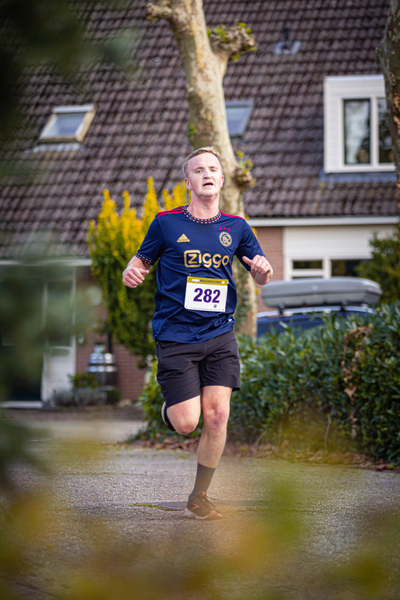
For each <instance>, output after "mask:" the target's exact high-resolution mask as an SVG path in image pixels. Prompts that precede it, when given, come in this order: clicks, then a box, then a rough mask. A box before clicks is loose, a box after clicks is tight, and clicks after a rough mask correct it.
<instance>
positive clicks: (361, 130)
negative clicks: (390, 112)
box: [324, 75, 394, 173]
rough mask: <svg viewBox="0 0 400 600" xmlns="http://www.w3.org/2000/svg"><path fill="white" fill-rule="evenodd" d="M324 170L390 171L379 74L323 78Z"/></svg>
mask: <svg viewBox="0 0 400 600" xmlns="http://www.w3.org/2000/svg"><path fill="white" fill-rule="evenodd" d="M324 170H325V173H347V172H349V173H355V172H357V173H362V172H371V171H393V170H394V164H393V151H392V140H391V136H390V131H389V122H388V116H387V108H386V97H385V86H384V81H383V76H382V75H368V76H357V77H355V76H351V77H326V78H325V82H324Z"/></svg>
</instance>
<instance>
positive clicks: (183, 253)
mask: <svg viewBox="0 0 400 600" xmlns="http://www.w3.org/2000/svg"><path fill="white" fill-rule="evenodd" d="M183 173H184V177H185V184H186V187H187V189H189V190H191V192H192V202H191V204H188V205H186V206H180V207H179V208H174V209H172V210H169V211H163V212H160V213H158V215H157V216H156V218H155V219H154V220H153V222H152V223H151V225H150V227H149V229H148V232H147V234H146V237H145V239H144V241H143V243H142V245H141V247H140V249H139V251H138V252H137V254H136V255H135V256H134V257H133V258H132V259H131V260H130V262H129V264H128V266H127V267H126V269H125V271H124V273H123V281H124V284H125V285H126V286H128V287H131V288H135V287H137V286H138V285H140V284H141V283H142V282H143V281H144V279H145V277H146V275H147V274H148V272H149V269H150V267H151V266H152V265H153V264H154V263H155V262H156V261H157V260H158V259H160V261H159V264H158V267H157V292H156V295H155V309H156V310H155V314H154V318H153V335H154V338H155V340H156V355H157V359H158V368H157V380H158V382H159V384H160V386H161V390H162V393H163V397H164V404H163V407H162V410H161V415H162V419H163V421H164V423H165V425H166V426H167V427H169V429H171V430H172V431H177V432H178V433H180V434H182V435H188V434H189V433H191V432H192V431H194V430H195V429H196V427H197V425H198V422H199V418H200V412H201V410H202V411H203V419H204V427H203V431H202V434H201V437H200V443H199V447H198V451H197V475H196V479H195V484H194V488H193V491H192V492H191V493H190V495H189V499H188V503H187V508H186V511H185V516H187V517H190V518H193V519H219V518H221V515H220V514H219V512H218V511H217V509H216V508H215V506H213V504H212V503H211V502H210V500H209V499H208V497H207V490H208V487H209V485H210V483H211V479H212V477H213V474H214V471H215V469H216V467H217V465H218V462H219V460H220V458H221V455H222V452H223V450H224V447H225V442H226V431H227V422H228V417H229V404H230V397H231V393H232V390H238V389H240V363H239V352H238V345H237V342H236V338H235V334H234V331H233V323H234V319H233V313H234V312H235V308H236V287H235V284H234V281H233V278H232V260H233V257H234V255H236V256H237V257H238V259H239V260H240V262H241V263H242V264H243V266H244V267H245V268H246V269H247V270H248V271H250V273H251V275H252V277H253V278H254V279H255V281H256V282H257V283H258V285H264V284H266V283H268V281H269V280H270V279H271V277H272V267H271V265H270V263H269V262H268V260H267V259H266V258H265V255H264V253H263V251H262V249H261V246H260V244H259V243H258V241H257V238H256V237H255V235H254V233H253V232H252V230H251V227H250V226H249V225H248V224H247V223H246V221H245V220H244V219H242V218H241V217H237V216H233V215H229V214H225V213H223V212H221V211H220V210H219V196H220V190H221V187H222V185H223V182H224V176H223V173H222V167H221V163H220V161H219V157H218V154H217V153H216V152H215V151H214V150H213V148H211V147H206V148H200V149H198V150H195V151H194V152H192V153H191V154H190V155H189V156H188V157H187V159H186V160H185V163H184V165H183Z"/></svg>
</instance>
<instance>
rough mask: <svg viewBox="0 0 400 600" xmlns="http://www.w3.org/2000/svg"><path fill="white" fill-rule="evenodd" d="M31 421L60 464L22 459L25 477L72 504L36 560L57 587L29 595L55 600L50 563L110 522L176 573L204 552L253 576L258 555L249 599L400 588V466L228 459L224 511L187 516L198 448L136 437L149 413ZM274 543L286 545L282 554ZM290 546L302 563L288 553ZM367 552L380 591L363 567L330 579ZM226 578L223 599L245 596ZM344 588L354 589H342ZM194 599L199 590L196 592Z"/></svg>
mask: <svg viewBox="0 0 400 600" xmlns="http://www.w3.org/2000/svg"><path fill="white" fill-rule="evenodd" d="M31 425H32V430H31V431H32V433H31V440H30V446H31V448H32V451H33V452H34V453H35V455H36V456H38V457H43V458H45V459H46V461H47V462H48V463H49V464H50V465H51V473H48V474H45V475H43V474H38V473H37V472H35V471H32V470H31V469H27V468H17V469H16V470H15V479H16V481H18V485H19V486H22V488H26V490H29V489H30V488H32V486H36V485H40V486H42V487H43V488H44V489H45V490H46V492H47V493H48V496H49V498H50V511H51V512H52V514H53V517H52V518H53V519H56V520H57V519H59V520H60V521H61V520H62V519H64V518H65V511H66V510H67V511H69V512H68V514H69V517H68V520H69V521H68V522H69V523H70V526H69V527H68V528H67V529H66V530H65V529H64V530H63V540H62V544H61V545H62V549H61V550H60V551H59V553H58V554H57V552H56V553H55V554H52V556H53V558H49V556H48V555H47V554H46V552H44V554H43V555H42V554H41V553H38V556H41V559H40V560H39V559H38V558H37V557H36V559H37V560H39V562H40V561H41V562H40V565H41V567H40V569H39V570H40V572H41V575H40V578H41V582H42V583H41V585H43V581H45V584H46V589H47V592H48V594H49V595H48V596H47V595H43V591H42V592H41V593H40V594H39V595H35V589H36V588H35V585H34V584H32V581H31V584H32V585H31V587H30V588H29V589H28V588H26V589H25V587H24V586H23V585H22V583H21V589H22V590H23V591H24V594H25V595H24V597H26V598H35V599H36V598H44V599H46V598H50V597H54V596H52V595H51V594H52V593H54V594H55V595H56V592H57V585H58V583H57V580H56V579H55V578H54V572H55V569H54V568H53V567H54V565H53V566H52V567H51V568H50V566H49V565H51V564H52V561H55V562H56V561H57V560H59V561H60V560H61V558H60V557H61V555H62V561H63V563H64V564H65V563H68V561H70V562H71V564H73V561H74V560H76V556H77V553H78V554H79V552H80V551H81V549H82V547H83V546H84V545H85V543H86V542H85V536H86V541H87V530H86V529H85V528H86V527H87V526H88V523H89V522H90V523H91V524H93V523H98V528H99V529H98V531H100V529H101V530H102V531H104V527H106V528H111V529H107V531H108V532H109V531H112V532H113V533H112V534H111V533H108V534H105V536H106V537H107V535H110V536H112V538H113V543H114V544H115V539H116V537H118V538H119V540H120V543H121V544H122V545H124V544H126V545H127V546H132V544H140V545H141V547H142V548H144V550H143V554H142V556H143V557H146V560H147V563H146V564H147V566H148V565H149V564H154V565H155V566H154V568H155V570H157V568H158V567H157V564H158V563H157V561H158V560H161V556H162V557H163V558H162V560H163V564H165V561H167V562H168V560H171V561H172V562H171V565H173V566H171V568H172V569H173V572H174V573H176V572H177V570H178V571H179V568H180V567H179V565H181V564H182V561H183V563H185V560H188V557H192V558H191V560H192V559H193V556H195V557H196V560H200V559H201V560H203V559H204V560H210V559H211V557H212V558H213V560H214V561H217V562H218V561H221V560H222V559H223V560H224V561H228V563H229V564H230V568H232V564H231V563H232V561H233V563H234V564H239V567H238V573H242V571H241V567H240V564H241V563H240V560H241V559H243V560H244V557H245V556H246V557H247V558H246V560H250V559H249V558H248V557H249V556H253V555H254V556H256V555H257V559H254V560H255V563H254V564H253V563H252V562H251V563H250V565H249V566H248V567H246V570H245V574H243V573H242V575H240V576H239V574H237V576H235V577H234V579H235V584H234V589H235V590H236V591H235V594H239V595H238V597H244V596H241V595H240V593H239V591H238V590H240V589H241V588H240V586H241V585H244V586H245V589H246V594H245V597H246V598H247V597H248V598H253V597H254V598H256V597H259V596H260V594H261V596H262V597H263V598H267V597H268V598H269V597H270V596H268V594H267V591H268V590H270V589H272V590H273V591H274V593H278V592H279V594H281V595H280V596H271V598H272V597H274V598H275V597H277V598H278V597H279V598H296V600H299V599H302V598H307V600H310V599H312V598H318V600H324V599H325V598H335V599H337V598H346V600H347V599H348V598H349V599H351V600H353V598H354V599H357V600H358V599H359V598H360V599H361V598H363V599H364V598H368V599H369V598H377V600H378V599H379V600H383V599H384V598H386V597H387V598H390V599H391V600H392V599H394V598H399V597H400V586H399V587H398V584H399V581H400V580H399V572H398V567H399V564H398V555H399V550H400V548H399V541H400V529H399V528H398V527H399V520H398V516H397V514H398V511H399V509H400V474H399V473H397V472H396V473H395V472H390V471H385V472H377V471H373V470H367V469H362V468H354V467H344V466H329V465H318V466H316V465H309V464H292V463H288V462H285V461H282V460H267V459H260V458H243V457H242V458H238V457H228V456H223V457H222V459H221V462H220V465H219V467H218V469H217V471H216V474H215V476H214V479H213V482H212V484H211V487H210V490H209V496H210V498H212V500H213V501H214V503H215V504H216V505H217V506H218V507H219V508H220V510H221V512H222V514H223V518H222V519H221V520H220V521H214V522H207V523H205V522H199V521H192V520H189V519H185V518H184V516H183V511H184V506H185V501H186V498H187V495H188V493H189V492H190V490H191V489H192V486H193V482H194V475H195V471H196V457H195V455H194V454H190V453H187V452H184V451H180V450H176V451H172V450H154V449H149V448H143V447H139V446H134V445H131V444H127V443H125V441H126V440H127V438H128V436H129V435H131V434H133V433H135V432H136V431H138V429H140V427H141V426H142V424H141V422H140V421H107V422H105V421H104V420H103V421H96V420H90V421H86V422H85V421H84V422H77V421H63V422H61V421H57V420H54V421H52V420H49V419H47V420H46V422H40V421H34V422H31ZM61 507H62V508H61ZM91 527H92V525H91ZM260 532H261V533H262V541H260V540H259V536H260V535H261V533H260ZM99 535H100V534H99ZM99 540H100V538H99ZM102 540H103V541H102V542H101V543H103V542H104V539H103V538H102ZM171 540H174V543H173V548H174V550H173V557H172V556H170V555H168V556H165V548H167V547H168V548H169V547H170V541H171ZM257 540H258V541H257ZM99 544H100V541H99ZM254 544H255V546H254ZM257 544H258V546H257ZM271 545H272V546H273V547H274V548H275V549H276V551H275V550H274V552H272V553H271ZM254 548H256V549H254ZM288 548H289V549H290V552H289V554H290V556H291V558H290V560H289V559H288V558H287V554H286V551H287V549H288ZM146 549H147V550H146ZM150 549H151V551H150ZM366 549H368V553H369V554H368V556H369V557H370V558H369V559H370V560H371V561H372V566H371V567H370V568H369V569H368V568H367V570H366V571H365V566H364V567H363V568H364V571H365V577H366V578H367V579H368V576H370V573H371V569H372V571H373V570H374V569H375V571H376V572H377V573H378V575H376V577H377V578H378V580H379V581H378V582H377V581H375V580H373V581H372V583H371V585H372V588H373V589H374V590H375V592H374V593H376V594H378V595H375V596H374V595H372V596H370V595H368V594H369V593H370V592H369V591H368V589H369V588H368V589H367V591H365V594H366V595H362V593H363V592H362V590H363V589H364V588H363V585H364V583H362V582H361V584H359V586H361V588H360V589H361V592H360V594H361V595H357V594H356V592H354V589H356V591H357V589H358V588H357V586H356V588H354V581H353V580H352V578H353V579H354V577H355V576H354V577H353V575H351V576H350V580H351V581H352V582H351V583H348V584H347V583H346V582H347V579H346V578H348V577H349V576H348V575H346V576H343V578H344V579H343V581H341V580H340V577H341V576H340V575H337V574H336V576H335V577H336V579H335V578H334V580H335V584H334V585H333V584H332V582H331V583H326V581H325V579H328V580H329V581H331V579H332V574H330V575H329V576H328V575H326V577H325V574H326V573H328V572H329V573H331V571H332V569H333V568H334V569H336V567H337V566H338V565H342V566H343V565H345V566H346V565H347V567H346V568H348V567H349V565H350V566H353V567H354V572H357V573H358V572H359V571H360V568H361V567H360V564H361V563H362V564H364V563H363V561H364V558H365V552H366ZM383 549H384V550H383ZM282 552H283V554H282ZM293 552H294V554H293ZM60 553H61V554H60ZM274 554H276V556H277V557H281V559H280V561H279V566H277V565H276V564H275V563H274V561H273V559H272V558H271V557H272V556H273V555H274ZM260 555H262V556H264V555H265V561H266V562H265V564H264V566H263V567H262V568H260V565H259V560H260ZM383 555H384V560H383ZM57 556H58V557H59V558H58V559H57ZM221 557H222V558H221ZM282 557H284V558H282ZM172 559H173V560H172ZM193 560H194V559H193ZM263 560H264V559H263ZM235 561H236V562H235ZM237 561H239V563H237ZM271 561H272V562H271ZM285 561H286V562H285ZM382 561H383V562H382ZM364 562H365V561H364ZM256 563H257V564H256ZM224 564H225V563H224ZM46 565H47V566H46ZM271 565H275V566H271ZM282 565H285V567H284V568H283V566H282ZM382 565H384V566H382ZM353 567H352V568H353ZM389 567H390V568H389ZM386 568H387V569H388V570H387V572H386ZM357 569H358V570H357ZM250 573H252V574H251V577H250V575H249V574H250ZM389 573H390V575H389ZM367 575H368V576H367ZM357 576H359V575H357ZM232 577H233V575H232ZM329 577H330V578H331V579H329ZM243 582H245V583H243ZM378 583H379V585H378ZM38 585H39V584H38ZM218 585H220V592H219V593H220V594H221V595H220V596H218V597H221V598H225V597H229V598H231V597H236V596H235V594H233V593H232V589H233V588H232V589H231V587H230V586H232V585H233V583H232V580H231V579H229V580H226V578H225V579H223V581H219V584H218ZM343 585H344V591H345V592H346V593H345V594H344V592H343V590H342V588H341V587H340V586H343ZM321 586H322V587H321ZM337 586H339V588H340V590H339V591H340V593H339V592H338V591H337ZM346 586H347V587H346ZM374 586H375V587H374ZM382 586H384V587H383V588H382ZM28 587H29V586H28ZM364 587H365V586H364ZM372 588H371V589H372ZM27 590H28V591H27ZM266 590H267V591H266ZM321 590H322V591H321ZM335 590H336V591H335ZM382 590H384V591H382ZM387 590H389V591H387ZM342 592H343V594H344V595H341V594H342ZM367 592H368V593H367ZM386 592H387V594H388V595H385V594H386ZM268 593H269V591H268ZM357 593H359V592H357ZM346 594H347V595H346ZM349 594H350V595H349ZM351 594H356V595H351ZM142 597H143V598H147V596H146V595H143V596H142ZM168 597H169V596H168ZM177 597H178V596H177ZM182 597H185V594H183V596H182ZM188 597H189V596H188ZM194 597H196V595H193V591H192V592H191V593H190V598H194ZM202 597H203V596H199V598H202ZM207 598H208V596H207Z"/></svg>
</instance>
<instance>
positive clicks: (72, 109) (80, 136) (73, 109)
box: [39, 104, 96, 142]
mask: <svg viewBox="0 0 400 600" xmlns="http://www.w3.org/2000/svg"><path fill="white" fill-rule="evenodd" d="M95 112H96V111H95V107H94V105H93V104H84V105H82V106H76V105H74V106H56V107H55V108H54V109H53V112H52V114H51V117H50V118H49V120H48V121H47V123H46V125H45V126H44V128H43V130H42V133H41V134H40V136H39V141H40V142H83V140H84V138H85V135H86V133H87V131H88V129H89V127H90V124H91V122H92V121H93V118H94V115H95ZM73 113H86V114H85V116H84V117H83V120H82V123H81V124H80V125H79V127H78V129H77V130H76V131H75V133H74V135H70V136H50V135H49V131H50V130H51V127H52V126H53V124H54V122H55V121H56V120H57V117H58V115H62V114H64V115H65V114H73Z"/></svg>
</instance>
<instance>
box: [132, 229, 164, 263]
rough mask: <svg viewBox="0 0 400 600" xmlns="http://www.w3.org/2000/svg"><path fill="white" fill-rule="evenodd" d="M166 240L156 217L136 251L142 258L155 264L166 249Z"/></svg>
mask: <svg viewBox="0 0 400 600" xmlns="http://www.w3.org/2000/svg"><path fill="white" fill-rule="evenodd" d="M164 247H165V241H164V236H163V233H162V231H161V227H160V223H159V221H158V218H157V217H156V218H155V219H153V221H152V222H151V224H150V227H149V228H148V230H147V233H146V236H145V238H144V240H143V242H142V244H141V246H140V248H139V250H138V251H137V253H136V256H137V257H138V258H140V260H141V261H142V262H144V263H147V264H149V265H154V263H156V262H157V260H158V259H159V258H160V256H161V254H162V253H163V251H164Z"/></svg>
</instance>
